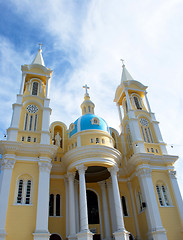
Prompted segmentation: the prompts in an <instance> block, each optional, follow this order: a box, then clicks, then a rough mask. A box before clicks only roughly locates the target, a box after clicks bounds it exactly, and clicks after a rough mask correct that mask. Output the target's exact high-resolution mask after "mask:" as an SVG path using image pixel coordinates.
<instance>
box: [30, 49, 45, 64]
mask: <svg viewBox="0 0 183 240" xmlns="http://www.w3.org/2000/svg"><path fill="white" fill-rule="evenodd" d="M32 64H39V65H42V66H45V64H44V60H43V56H42V49H41V48H40V49H39V50H38V53H37V55H36V57H35V58H34V60H33V61H32Z"/></svg>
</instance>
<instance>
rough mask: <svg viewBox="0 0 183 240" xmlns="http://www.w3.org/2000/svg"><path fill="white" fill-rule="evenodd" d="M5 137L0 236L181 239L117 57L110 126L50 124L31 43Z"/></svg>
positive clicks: (139, 95) (162, 168)
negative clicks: (114, 118)
mask: <svg viewBox="0 0 183 240" xmlns="http://www.w3.org/2000/svg"><path fill="white" fill-rule="evenodd" d="M21 70H22V83H21V86H20V92H19V94H18V95H17V100H16V103H14V104H13V114H12V121H11V124H10V127H9V128H8V129H7V140H5V141H1V142H0V153H1V156H2V158H1V174H0V240H33V239H34V240H49V239H50V240H65V239H78V240H89V239H95V240H97V239H101V240H102V239H103V240H104V239H105V240H111V239H115V240H128V239H130V240H131V239H134V238H135V239H137V240H181V239H183V202H182V198H181V194H180V190H179V187H178V184H177V179H176V172H175V170H174V167H173V164H174V163H175V161H176V160H177V156H171V155H168V153H167V150H166V144H165V143H164V142H163V139H162V136H161V132H160V130H159V123H158V121H157V120H156V118H155V115H154V113H152V111H151V108H150V104H149V102H148V99H147V93H146V89H147V87H146V86H144V85H143V84H142V83H140V82H138V81H136V80H134V79H133V78H132V77H131V75H130V74H129V72H128V71H127V69H126V68H125V66H124V64H123V71H122V77H121V82H120V84H119V86H118V87H117V90H116V93H115V98H114V102H116V104H117V107H118V110H119V118H120V128H121V132H120V133H118V132H117V131H116V130H115V129H113V128H109V127H108V125H107V123H106V122H105V120H103V119H102V118H100V117H99V116H97V115H95V113H94V108H95V105H94V103H93V102H92V101H91V100H90V96H89V94H88V87H87V86H84V87H85V90H86V92H85V95H84V101H83V103H82V104H81V109H82V116H81V117H79V118H78V119H77V120H76V121H75V122H73V123H71V124H70V126H69V128H67V126H66V125H65V124H64V123H63V122H60V121H57V122H53V123H52V124H51V125H50V114H51V108H50V107H49V103H50V99H49V90H50V82H51V77H52V70H50V69H49V68H47V67H46V66H45V64H44V61H43V57H42V50H41V49H39V51H38V53H37V55H36V57H35V59H34V60H33V62H32V63H31V64H30V65H23V66H22V68H21Z"/></svg>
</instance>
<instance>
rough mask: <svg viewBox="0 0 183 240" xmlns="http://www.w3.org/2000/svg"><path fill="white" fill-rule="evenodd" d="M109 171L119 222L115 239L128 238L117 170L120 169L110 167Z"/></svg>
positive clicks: (124, 239)
mask: <svg viewBox="0 0 183 240" xmlns="http://www.w3.org/2000/svg"><path fill="white" fill-rule="evenodd" d="M108 171H109V172H110V174H111V179H112V189H113V194H114V207H115V213H116V223H117V231H116V232H114V233H113V235H114V237H115V240H128V239H129V233H128V232H127V231H126V229H125V226H124V220H123V213H122V206H121V198H120V193H119V187H118V180H117V172H118V171H119V169H118V167H117V166H114V167H111V168H108Z"/></svg>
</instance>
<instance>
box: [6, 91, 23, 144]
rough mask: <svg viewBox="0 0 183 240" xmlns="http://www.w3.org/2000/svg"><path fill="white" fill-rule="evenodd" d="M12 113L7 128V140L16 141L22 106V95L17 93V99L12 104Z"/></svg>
mask: <svg viewBox="0 0 183 240" xmlns="http://www.w3.org/2000/svg"><path fill="white" fill-rule="evenodd" d="M12 107H13V113H12V118H11V124H10V127H9V128H8V129H7V140H8V141H17V133H18V128H19V121H20V113H21V108H22V96H21V95H17V101H16V103H14V104H13V105H12Z"/></svg>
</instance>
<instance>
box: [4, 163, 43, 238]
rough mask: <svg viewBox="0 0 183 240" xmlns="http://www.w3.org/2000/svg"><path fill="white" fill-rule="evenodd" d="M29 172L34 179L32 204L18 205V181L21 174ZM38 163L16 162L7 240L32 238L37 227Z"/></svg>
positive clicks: (7, 221) (7, 223)
mask: <svg viewBox="0 0 183 240" xmlns="http://www.w3.org/2000/svg"><path fill="white" fill-rule="evenodd" d="M23 174H28V175H30V176H31V177H32V179H33V186H32V190H33V195H32V204H31V205H26V206H25V205H16V204H15V200H16V198H15V194H17V193H16V192H15V189H16V181H17V179H18V177H19V176H21V175H23ZM38 178H39V173H38V165H37V163H31V162H27V163H22V162H18V161H17V162H16V163H15V166H14V169H13V174H12V180H11V187H10V195H9V202H8V211H7V220H6V231H7V238H6V240H12V239H13V240H25V239H26V240H32V239H33V235H32V233H33V232H34V231H35V227H36V213H37V206H36V204H37V193H38V185H37V183H38Z"/></svg>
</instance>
